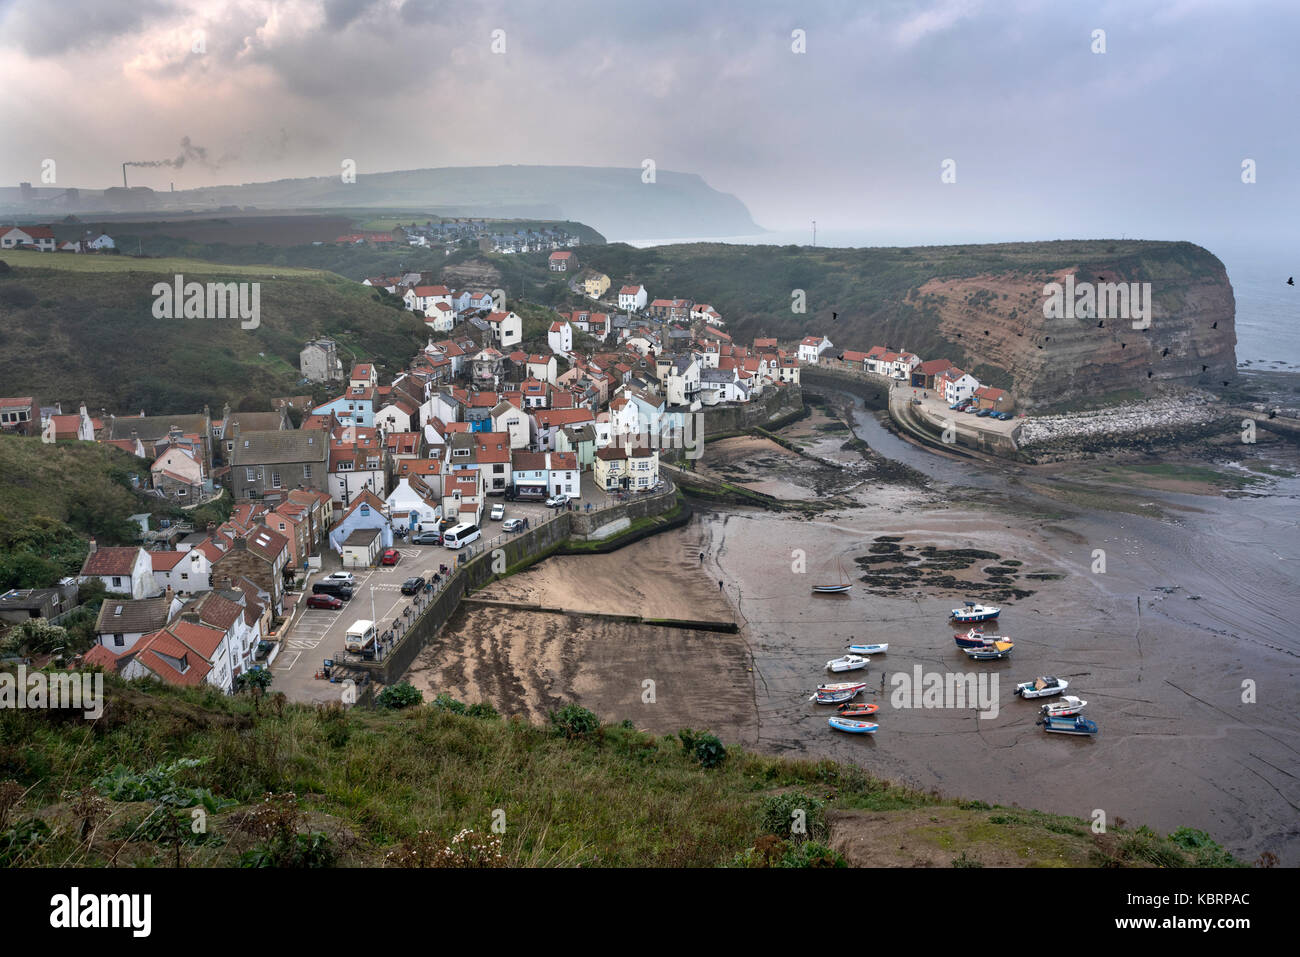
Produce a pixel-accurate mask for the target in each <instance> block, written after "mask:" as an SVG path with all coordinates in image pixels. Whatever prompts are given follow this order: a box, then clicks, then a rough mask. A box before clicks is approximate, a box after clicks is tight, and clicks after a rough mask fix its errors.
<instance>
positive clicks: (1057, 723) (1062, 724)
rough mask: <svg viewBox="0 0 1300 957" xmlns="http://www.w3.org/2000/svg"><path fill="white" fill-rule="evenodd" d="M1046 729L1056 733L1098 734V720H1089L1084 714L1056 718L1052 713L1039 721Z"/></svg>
mask: <svg viewBox="0 0 1300 957" xmlns="http://www.w3.org/2000/svg"><path fill="white" fill-rule="evenodd" d="M1037 723H1038V724H1041V725H1042V726H1043V730H1044V731H1051V732H1052V733H1054V734H1096V733H1097V722H1095V721H1089V720H1088V719H1087V718H1085V717H1083V716H1082V715H1075V716H1074V717H1067V718H1054V717H1051V716H1050V715H1049V716H1048V717H1045V718H1043V719H1042V720H1041V721H1038V722H1037Z"/></svg>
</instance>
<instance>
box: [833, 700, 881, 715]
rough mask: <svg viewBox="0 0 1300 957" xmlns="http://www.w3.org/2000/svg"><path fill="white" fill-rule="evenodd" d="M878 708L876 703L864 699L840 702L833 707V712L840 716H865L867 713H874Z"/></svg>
mask: <svg viewBox="0 0 1300 957" xmlns="http://www.w3.org/2000/svg"><path fill="white" fill-rule="evenodd" d="M879 710H880V705H878V704H868V703H867V702H865V701H858V702H852V703H850V704H842V705H840V706H839V707H838V708H836V709H835V713H836V714H838V715H839V716H840V717H841V718H865V717H866V716H867V715H869V714H875V713H876V712H877V711H879Z"/></svg>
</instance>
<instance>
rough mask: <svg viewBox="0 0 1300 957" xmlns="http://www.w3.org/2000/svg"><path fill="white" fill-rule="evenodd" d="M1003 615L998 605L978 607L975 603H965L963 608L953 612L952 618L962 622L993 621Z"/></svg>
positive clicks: (955, 609)
mask: <svg viewBox="0 0 1300 957" xmlns="http://www.w3.org/2000/svg"><path fill="white" fill-rule="evenodd" d="M1000 614H1002V609H1001V608H999V607H998V606H997V605H977V604H976V603H975V602H973V601H968V602H965V603H964V604H963V605H962V607H961V608H954V609H953V610H952V617H953V618H954V619H956V620H957V621H960V622H972V621H992V620H993V619H994V618H996V617H998V615H1000Z"/></svg>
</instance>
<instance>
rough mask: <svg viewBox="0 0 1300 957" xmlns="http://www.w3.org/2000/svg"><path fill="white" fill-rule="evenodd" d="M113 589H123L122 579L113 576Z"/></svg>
mask: <svg viewBox="0 0 1300 957" xmlns="http://www.w3.org/2000/svg"><path fill="white" fill-rule="evenodd" d="M113 587H114V588H121V587H122V579H121V578H119V577H117V576H116V575H114V576H113Z"/></svg>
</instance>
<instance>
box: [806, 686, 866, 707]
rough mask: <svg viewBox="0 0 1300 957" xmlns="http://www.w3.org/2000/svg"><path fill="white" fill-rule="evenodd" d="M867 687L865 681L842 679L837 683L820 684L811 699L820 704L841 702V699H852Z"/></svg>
mask: <svg viewBox="0 0 1300 957" xmlns="http://www.w3.org/2000/svg"><path fill="white" fill-rule="evenodd" d="M866 687H867V683H866V682H865V681H841V682H837V683H835V684H820V685H818V686H817V690H816V691H815V692H813V696H812V697H811V698H809V699H808V700H809V701H816V702H817V703H818V704H839V703H840V702H841V701H851V700H852V699H853V698H856V697H857V696H858V695H859V694H861V693H862V692H863V690H865V689H866Z"/></svg>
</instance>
